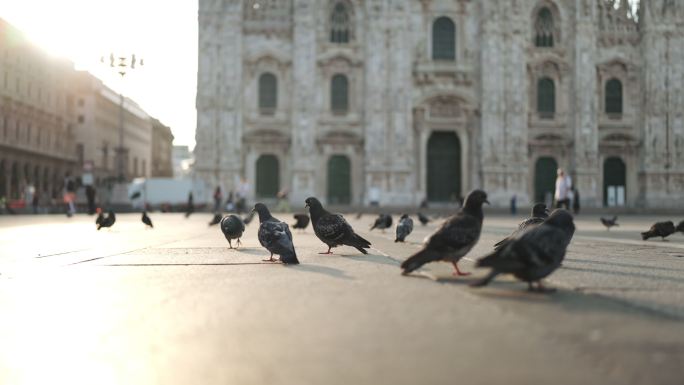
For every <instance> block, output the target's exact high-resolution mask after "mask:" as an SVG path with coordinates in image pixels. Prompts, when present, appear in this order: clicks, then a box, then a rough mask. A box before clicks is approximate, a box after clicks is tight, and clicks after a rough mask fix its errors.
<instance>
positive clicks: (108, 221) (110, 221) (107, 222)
mask: <svg viewBox="0 0 684 385" xmlns="http://www.w3.org/2000/svg"><path fill="white" fill-rule="evenodd" d="M114 222H116V215H114V211H111V210H109V213H107V217H106V218H104V219H103V220H102V221H101V222H100V223H99V224H98V225H97V229H98V230H100V229H101V228H103V227H108V228H111V227H112V226H114Z"/></svg>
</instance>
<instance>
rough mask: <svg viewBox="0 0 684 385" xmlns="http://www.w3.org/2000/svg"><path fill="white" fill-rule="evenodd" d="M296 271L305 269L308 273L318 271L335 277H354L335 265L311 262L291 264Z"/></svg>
mask: <svg viewBox="0 0 684 385" xmlns="http://www.w3.org/2000/svg"><path fill="white" fill-rule="evenodd" d="M291 268H292V269H294V270H295V271H304V272H307V273H318V274H324V275H327V276H330V277H333V278H341V279H350V280H353V279H354V277H351V276H348V275H347V273H346V272H344V271H343V270H340V269H335V268H333V267H327V266H321V265H312V264H310V263H307V264H304V265H296V266H291Z"/></svg>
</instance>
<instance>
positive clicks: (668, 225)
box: [641, 221, 675, 241]
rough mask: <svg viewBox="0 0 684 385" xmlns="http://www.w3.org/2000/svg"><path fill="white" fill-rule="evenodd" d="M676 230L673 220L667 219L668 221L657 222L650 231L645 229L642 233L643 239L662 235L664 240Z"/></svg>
mask: <svg viewBox="0 0 684 385" xmlns="http://www.w3.org/2000/svg"><path fill="white" fill-rule="evenodd" d="M674 232H675V226H674V223H672V221H667V222H657V223H656V224H654V225H653V226H651V228H650V229H649V230H648V231H645V232H643V233H641V239H643V240H644V241H645V240H647V239H648V238H653V237H661V238H662V240H663V241H664V240H665V237H667V236H669V235H671V234H672V233H674Z"/></svg>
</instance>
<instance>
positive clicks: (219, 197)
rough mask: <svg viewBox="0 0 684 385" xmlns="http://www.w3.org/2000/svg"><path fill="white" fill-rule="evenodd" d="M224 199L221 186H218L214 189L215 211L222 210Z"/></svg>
mask: <svg viewBox="0 0 684 385" xmlns="http://www.w3.org/2000/svg"><path fill="white" fill-rule="evenodd" d="M222 201H223V192H221V186H216V190H214V212H215V213H218V212H222V211H223V210H221V202H222Z"/></svg>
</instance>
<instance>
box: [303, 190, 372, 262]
mask: <svg viewBox="0 0 684 385" xmlns="http://www.w3.org/2000/svg"><path fill="white" fill-rule="evenodd" d="M305 202H306V207H308V208H309V215H311V223H312V225H313V228H314V233H315V234H316V236H317V237H318V239H320V240H321V241H322V242H323V243H325V244H326V245H328V251H326V252H324V253H319V254H332V251H330V250H331V249H332V248H333V247H337V246H340V245H346V246H351V247H355V248H356V249H357V250H359V251H360V252H361V253H363V254H368V252H367V251H366V249H368V248H370V246H371V243H370V242H368V241H367V240H365V239H363V238H362V237H361V236H359V235H358V234H356V233H355V232H354V229H352V227H351V226H350V225H349V223H347V221H346V220H345V219H344V217H343V216H342V215H341V214H333V213H330V212H328V211H326V210H325V209H324V208H323V205H322V204H321V202H320V201H319V200H318V199H316V198H314V197H309V198H306V201H305Z"/></svg>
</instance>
